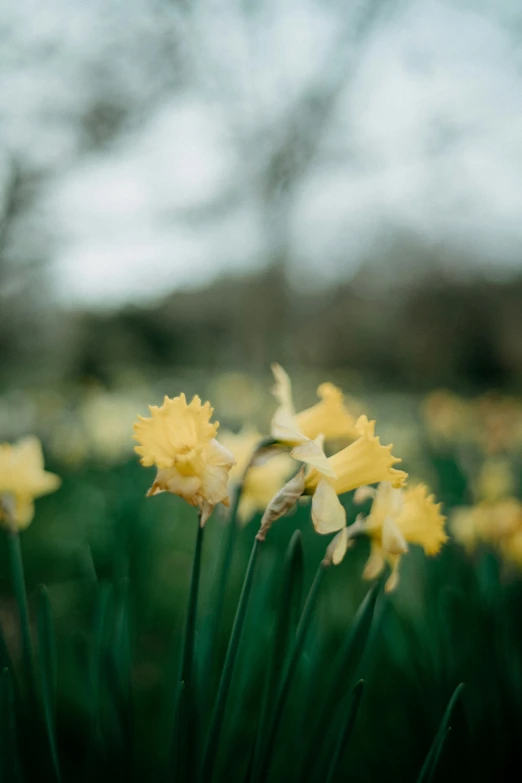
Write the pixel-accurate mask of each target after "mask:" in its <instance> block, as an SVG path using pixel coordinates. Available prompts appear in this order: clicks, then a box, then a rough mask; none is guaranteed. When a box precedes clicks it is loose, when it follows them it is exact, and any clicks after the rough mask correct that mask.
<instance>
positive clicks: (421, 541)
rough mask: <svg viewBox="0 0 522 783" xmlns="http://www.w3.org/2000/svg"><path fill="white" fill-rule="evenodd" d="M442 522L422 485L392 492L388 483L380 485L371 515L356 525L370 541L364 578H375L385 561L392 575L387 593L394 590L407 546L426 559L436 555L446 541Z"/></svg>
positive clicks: (433, 502)
mask: <svg viewBox="0 0 522 783" xmlns="http://www.w3.org/2000/svg"><path fill="white" fill-rule="evenodd" d="M445 521H446V520H445V517H444V516H443V515H442V514H441V512H440V503H435V498H434V497H433V495H429V494H428V490H427V487H426V486H425V485H424V484H419V485H417V486H416V487H412V488H411V489H405V490H402V489H395V488H394V487H393V486H392V485H391V484H390V483H388V482H384V483H381V484H379V486H378V487H377V489H376V491H375V497H374V500H373V503H372V507H371V510H370V513H369V514H368V516H367V517H366V519H365V520H364V521H361V522H360V523H359V525H360V530H361V531H362V532H364V533H367V534H368V535H369V536H370V539H371V550H370V557H369V559H368V562H367V563H366V567H365V570H364V577H365V578H366V579H373V578H375V577H376V576H377V575H378V574H379V573H380V572H381V571H382V569H383V567H384V564H385V562H386V561H388V563H389V564H390V565H391V567H392V573H391V576H390V577H389V579H388V581H387V583H386V590H388V591H390V590H393V589H394V588H395V587H396V585H397V583H398V580H399V574H398V567H399V563H400V558H401V556H402V555H403V554H405V553H406V552H407V551H408V544H417V545H419V546H421V547H422V548H423V549H424V552H425V553H426V554H427V555H430V556H433V555H436V554H437V553H438V552H439V550H440V548H441V546H442V545H443V544H444V542H445V541H447V539H448V537H447V535H446V533H445V531H444V523H445Z"/></svg>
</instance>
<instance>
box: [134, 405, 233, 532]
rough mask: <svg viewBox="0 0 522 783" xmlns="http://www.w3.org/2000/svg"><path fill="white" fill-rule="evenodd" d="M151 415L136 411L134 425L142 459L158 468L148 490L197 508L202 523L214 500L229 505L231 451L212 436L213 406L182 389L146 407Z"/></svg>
mask: <svg viewBox="0 0 522 783" xmlns="http://www.w3.org/2000/svg"><path fill="white" fill-rule="evenodd" d="M149 410H150V413H151V417H150V418H146V417H144V416H138V419H139V421H138V423H137V424H135V425H134V439H135V440H137V441H138V442H139V443H140V445H139V446H136V447H135V450H136V452H137V453H138V454H139V455H140V457H141V464H142V465H145V466H151V465H155V466H156V467H157V468H158V472H157V475H156V478H155V480H154V483H153V485H152V487H151V488H150V490H149V492H148V495H156V494H157V493H159V492H171V493H172V494H174V495H179V496H180V497H182V498H183V499H184V500H186V501H187V503H190V505H191V506H196V507H198V508H199V509H200V513H201V524H202V525H203V524H205V522H206V521H207V519H208V517H209V516H210V514H211V513H212V510H213V508H214V506H216V505H217V504H218V503H223V504H224V505H228V503H229V497H228V475H229V471H230V469H231V468H232V466H233V465H234V464H235V459H234V456H233V455H232V454H231V453H230V451H229V450H228V449H226V448H225V447H224V446H222V445H221V444H220V443H218V441H217V440H216V438H215V436H216V434H217V430H218V427H219V423H218V422H215V423H214V424H211V423H210V419H211V417H212V413H213V409H212V408H211V407H210V403H208V402H206V403H205V404H204V405H202V404H201V400H200V398H199V397H197V396H196V397H194V398H193V400H192V402H191V403H190V404H187V400H186V398H185V395H184V394H180V396H179V397H174V399H170V398H169V397H165V399H164V401H163V405H162V406H161V407H158V406H156V405H151V406H149Z"/></svg>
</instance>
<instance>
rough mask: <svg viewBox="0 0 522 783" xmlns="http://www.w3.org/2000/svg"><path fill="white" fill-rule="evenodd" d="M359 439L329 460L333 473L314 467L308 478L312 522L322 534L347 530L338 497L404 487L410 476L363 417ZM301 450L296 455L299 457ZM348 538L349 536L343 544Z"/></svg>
mask: <svg viewBox="0 0 522 783" xmlns="http://www.w3.org/2000/svg"><path fill="white" fill-rule="evenodd" d="M355 426H356V430H357V432H358V434H359V437H358V438H357V440H356V441H354V442H353V443H351V444H350V445H349V446H347V447H346V448H345V449H343V450H342V451H339V452H338V453H337V454H334V455H333V456H332V457H329V458H328V460H327V462H328V466H329V469H330V470H329V473H326V471H325V470H323V469H322V467H312V469H311V470H310V472H309V473H308V476H307V478H306V492H307V493H308V494H312V495H313V497H312V521H313V523H314V527H315V529H316V531H317V532H318V533H333V532H335V531H336V530H341V529H342V528H344V527H345V526H346V513H345V511H344V508H343V506H342V505H341V502H340V501H339V498H338V495H343V494H344V493H345V492H350V491H351V490H353V489H357V488H358V487H362V486H366V485H367V484H377V483H379V482H381V481H389V482H390V483H391V484H392V485H393V486H395V487H401V486H403V484H404V482H405V481H406V478H407V474H406V473H405V472H404V471H403V470H397V469H396V468H394V467H393V466H394V465H395V464H396V463H397V462H400V460H399V459H398V458H397V457H394V456H393V455H392V453H391V449H392V446H383V445H382V444H381V442H380V440H379V438H378V437H377V436H376V435H375V434H374V428H375V422H374V421H371V422H370V421H368V419H367V418H366V416H361V417H360V418H359V419H358V421H357V423H356V425H355ZM297 452H298V448H296V449H294V450H293V452H292V454H293V455H294V456H297ZM343 537H344V538H345V534H343V536H342V537H341V540H342V539H343Z"/></svg>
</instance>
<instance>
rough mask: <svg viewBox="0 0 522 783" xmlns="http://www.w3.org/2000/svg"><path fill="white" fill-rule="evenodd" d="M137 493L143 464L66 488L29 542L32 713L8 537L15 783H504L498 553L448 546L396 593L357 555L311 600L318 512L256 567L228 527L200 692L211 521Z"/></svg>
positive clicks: (7, 727)
mask: <svg viewBox="0 0 522 783" xmlns="http://www.w3.org/2000/svg"><path fill="white" fill-rule="evenodd" d="M142 473H145V471H139V470H137V469H136V465H135V464H134V463H130V464H128V465H126V466H122V467H121V468H118V469H115V470H114V471H112V473H111V474H110V475H107V474H106V473H102V472H101V471H97V470H94V469H89V470H86V471H84V473H83V474H70V475H69V476H67V475H66V476H65V481H64V488H63V490H62V492H60V493H57V494H56V495H55V496H50V497H49V498H44V499H43V500H42V501H39V509H38V511H39V515H38V517H37V519H36V520H35V522H34V524H33V525H32V526H31V527H30V528H29V529H28V530H27V531H26V532H25V533H24V534H23V540H22V546H23V555H24V565H25V572H26V583H27V586H28V606H29V617H30V619H31V624H30V630H31V638H32V648H33V652H34V656H35V659H36V674H37V701H36V705H34V706H33V707H30V703H29V701H28V700H27V699H28V691H27V682H28V680H27V671H26V669H25V667H24V658H23V656H21V647H20V643H19V640H20V637H19V631H20V629H19V625H18V619H17V612H16V608H15V603H14V601H15V599H16V593H13V590H12V587H11V580H10V577H9V569H8V568H7V566H8V563H9V560H8V558H7V554H8V550H7V543H8V542H7V540H6V536H0V564H2V565H3V568H2V571H1V572H0V573H1V574H2V576H1V577H0V584H1V588H2V596H3V604H2V607H3V610H2V615H1V624H2V631H3V633H2V634H1V635H0V663H1V665H2V670H3V672H4V674H3V675H2V680H1V689H0V721H1V724H2V731H1V732H0V739H1V742H2V748H1V750H2V753H1V769H0V774H1V775H2V776H3V778H2V779H3V780H5V781H10V780H13V781H14V780H17V779H18V778H17V776H19V779H20V780H21V779H22V777H23V779H24V780H25V781H32V780H39V781H40V780H49V781H56V780H58V779H61V780H62V781H77V780H80V781H81V780H86V781H87V780H89V781H91V780H92V779H96V780H97V782H99V783H104V781H109V780H111V781H114V779H123V780H129V781H131V780H136V781H141V780H158V781H163V780H165V781H166V780H169V781H172V780H179V781H182V780H187V781H189V780H196V775H198V774H199V776H200V780H202V781H205V783H208V781H210V780H213V781H214V783H218V782H219V781H222V780H226V781H227V783H236V782H237V783H254V782H255V783H261V781H263V783H265V781H266V783H277V781H283V780H284V781H295V783H297V782H298V781H299V783H324V782H325V781H328V783H336V781H342V780H346V779H350V780H353V781H367V780H380V779H381V778H382V777H383V775H386V777H387V779H388V780H390V781H412V782H413V781H415V780H417V779H419V775H421V778H420V780H422V781H424V783H426V782H427V781H428V780H431V781H432V783H435V782H436V781H437V780H444V779H448V778H449V779H450V780H451V779H454V778H455V779H457V777H459V778H460V779H462V777H464V778H466V776H467V777H468V779H473V780H477V781H480V780H488V781H489V780H491V779H492V778H495V776H497V778H498V779H502V777H503V776H504V777H505V776H506V775H507V774H508V769H509V768H510V767H511V766H512V765H513V763H516V762H517V760H518V754H519V750H518V747H519V742H518V726H519V722H520V715H521V710H522V664H521V660H522V655H521V651H522V629H521V627H520V623H519V622H518V617H519V615H520V609H521V607H522V584H521V583H520V581H519V580H518V579H517V578H515V576H514V575H508V574H505V573H504V572H503V571H502V570H501V569H500V568H499V564H498V561H497V560H496V559H495V557H494V556H493V555H492V554H491V553H483V554H480V553H479V554H478V555H477V557H476V560H475V561H474V562H473V561H470V560H469V559H467V558H466V557H465V555H464V553H463V551H462V550H461V549H460V548H459V547H458V546H457V545H456V544H454V543H450V544H448V545H447V546H446V547H445V549H444V550H443V552H442V553H441V555H440V556H439V557H438V558H436V559H434V560H428V559H426V558H424V557H423V555H422V554H421V553H420V552H418V553H417V552H415V551H413V552H411V553H410V554H409V555H408V557H407V558H405V559H404V564H403V565H404V567H403V569H402V574H401V583H400V586H399V588H398V590H397V592H396V593H395V594H392V595H386V594H385V593H384V592H383V590H382V585H381V583H377V584H375V585H373V586H372V585H370V586H368V585H367V584H366V583H364V582H363V581H362V579H361V573H362V568H363V564H364V561H365V559H366V557H367V545H366V544H365V542H363V541H361V542H358V543H357V545H356V546H355V547H354V548H353V550H351V551H350V552H349V553H348V554H347V557H346V558H345V561H343V563H342V564H341V565H340V566H338V567H330V568H327V569H323V568H320V569H319V573H320V574H321V577H320V579H319V581H315V582H314V573H316V572H317V568H318V566H319V564H320V563H321V560H322V558H323V556H324V551H325V548H326V544H327V539H326V538H324V537H319V536H317V535H316V534H315V533H314V532H313V530H312V528H311V524H310V520H309V509H308V508H307V507H302V508H299V509H297V511H296V512H295V513H294V514H292V515H290V516H289V517H288V518H285V519H283V520H280V521H279V522H277V523H276V524H275V525H274V527H273V529H272V530H271V531H270V533H269V536H268V538H267V540H266V542H264V543H263V544H261V545H255V549H254V552H255V555H254V559H253V560H252V561H250V566H249V560H248V557H249V552H251V551H252V545H253V541H254V537H255V532H256V530H257V523H256V520H254V521H253V522H252V524H250V525H248V526H247V527H246V528H244V529H241V528H234V531H233V536H231V535H229V534H230V528H228V527H227V526H226V525H225V524H224V522H223V520H222V518H220V517H219V515H218V514H217V513H216V514H215V515H214V516H213V518H212V519H211V520H210V521H209V523H208V524H207V526H206V528H205V540H204V542H203V543H204V545H203V546H202V547H201V550H200V556H201V560H200V580H199V583H200V584H199V595H198V598H197V606H196V611H195V613H194V614H193V615H192V620H191V622H193V626H192V627H193V631H194V636H193V642H194V644H193V647H192V651H191V652H190V655H189V657H190V658H191V665H190V667H189V670H190V671H191V678H192V685H190V680H189V681H187V682H185V680H184V679H182V677H181V675H180V672H181V666H182V654H183V653H182V651H183V638H184V634H185V631H184V627H185V623H186V620H187V605H188V598H189V592H190V591H189V585H190V575H191V571H192V566H193V562H194V553H195V546H194V539H195V531H196V527H197V515H196V513H195V511H194V510H193V509H191V508H189V507H187V506H186V505H184V504H183V502H182V501H178V499H176V498H173V497H171V496H159V497H157V498H153V499H151V500H147V501H144V500H143V496H144V492H145V489H146V487H147V480H148V476H146V475H143V476H142ZM440 475H441V487H440V491H441V494H442V496H443V497H448V496H452V495H453V496H454V494H455V487H457V486H458V481H460V478H459V477H458V475H457V473H456V472H455V470H453V469H452V464H451V457H450V455H447V456H446V458H445V465H444V470H443V471H442V472H441V474H440ZM79 492H80V493H82V497H83V504H82V505H80V506H78V504H77V503H76V502H75V498H77V497H78V493H79ZM353 513H354V512H353V509H351V508H350V509H349V516H350V518H353ZM71 527H73V528H74V530H71ZM231 541H232V543H230V542H231ZM229 547H231V550H229ZM224 563H226V568H224V567H223V564H224ZM254 566H255V568H254ZM245 576H246V577H247V578H246V580H245ZM218 580H219V582H221V580H225V581H226V589H223V591H221V590H220V587H221V585H220V584H217V582H218ZM42 582H45V583H46V584H47V587H46V588H45V589H42V588H38V585H40V584H41V583H42ZM314 585H315V586H314ZM220 592H223V596H224V597H223V599H222V600H223V604H222V608H221V609H220V619H219V622H218V624H217V625H215V623H214V619H215V614H216V601H217V600H218V599H219V594H220ZM306 595H308V601H304V605H303V599H304V597H305V596H306ZM310 595H311V598H310ZM241 596H242V598H241ZM238 602H239V604H238ZM234 618H235V620H234ZM185 636H186V634H185ZM187 655H188V653H187ZM185 671H186V667H185ZM361 678H364V685H363V684H362V682H361ZM460 682H465V683H466V690H465V692H464V694H463V698H462V700H460V699H459V700H458V702H457V699H456V697H457V696H458V695H460V689H457V691H455V688H456V686H457V685H458V684H459V683H460ZM219 694H221V695H219ZM452 694H455V695H454V696H453V698H452ZM450 700H451V701H450ZM456 702H457V703H456ZM448 704H449V707H447V705H448ZM446 708H447V711H446V713H445V710H446ZM213 716H214V717H213ZM441 716H444V717H443V718H442V721H441ZM450 727H451V732H450V731H449V728H450ZM29 747H30V748H31V752H30V753H28V752H27V748H29ZM423 765H424V767H423ZM421 770H422V772H421Z"/></svg>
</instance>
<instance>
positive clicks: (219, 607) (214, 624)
mask: <svg viewBox="0 0 522 783" xmlns="http://www.w3.org/2000/svg"><path fill="white" fill-rule="evenodd" d="M242 493H243V482H241V484H239V485H238V487H237V489H236V493H235V497H234V500H233V503H232V508H231V509H230V516H229V519H228V524H227V529H226V534H225V540H224V543H223V554H222V559H221V565H220V568H219V577H218V579H217V596H216V602H215V608H214V612H213V616H212V621H211V626H210V631H209V633H208V637H207V647H206V656H205V660H206V665H207V670H208V671H210V670H211V661H212V659H213V656H214V652H215V649H216V641H217V636H218V632H219V627H220V625H221V616H222V614H223V606H224V604H225V595H226V590H227V585H228V575H229V573H230V566H231V565H232V558H233V556H234V549H235V545H236V538H237V530H238V525H237V510H238V508H239V503H240V501H241V495H242Z"/></svg>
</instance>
